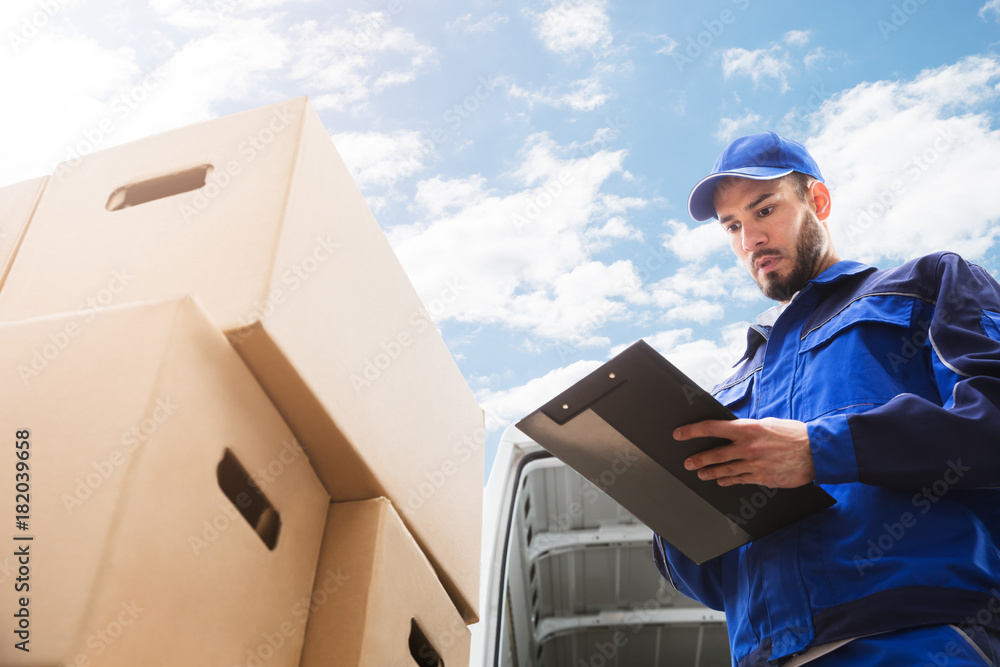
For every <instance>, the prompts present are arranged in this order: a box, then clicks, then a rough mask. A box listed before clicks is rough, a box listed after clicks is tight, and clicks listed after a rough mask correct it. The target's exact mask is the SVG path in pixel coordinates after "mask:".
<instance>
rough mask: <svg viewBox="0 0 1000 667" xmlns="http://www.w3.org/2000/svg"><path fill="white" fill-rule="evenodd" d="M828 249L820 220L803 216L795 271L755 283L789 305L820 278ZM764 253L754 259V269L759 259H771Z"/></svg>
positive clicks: (756, 255)
mask: <svg viewBox="0 0 1000 667" xmlns="http://www.w3.org/2000/svg"><path fill="white" fill-rule="evenodd" d="M825 249H826V237H825V236H824V234H823V228H822V227H821V226H820V224H819V219H818V218H817V217H816V214H815V213H813V212H812V211H809V210H806V211H805V213H804V214H803V220H802V228H801V230H800V232H799V240H798V242H797V243H796V244H795V257H794V258H793V259H794V263H793V265H792V268H791V271H789V272H788V274H787V275H785V276H777V275H775V274H774V273H770V274H764V276H763V280H759V279H757V278H756V277H755V278H754V281H755V282H756V283H757V287H759V288H760V291H761V292H763V293H764V296H766V297H767V298H768V299H774V300H775V301H780V302H786V301H789V300H791V298H792V296H793V295H794V294H795V293H796V292H799V291H801V290H802V289H803V288H804V287H805V286H806V283H807V282H809V281H810V280H811V279H813V278H815V277H816V269H817V268H818V267H819V264H820V258H822V256H823V251H824V250H825ZM771 254H772V253H769V252H767V251H764V252H763V253H761V254H760V255H758V254H756V253H754V255H753V256H752V258H751V259H752V261H753V265H756V263H757V259H758V258H760V257H767V256H768V255H771Z"/></svg>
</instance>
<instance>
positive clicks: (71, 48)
mask: <svg viewBox="0 0 1000 667" xmlns="http://www.w3.org/2000/svg"><path fill="white" fill-rule="evenodd" d="M6 48H7V46H6V39H5V49H4V52H3V55H0V89H2V90H5V91H8V103H7V104H5V105H4V109H3V118H4V122H3V124H0V144H2V145H3V147H4V151H5V152H6V154H7V155H8V159H6V160H3V161H2V162H0V184H6V183H11V182H15V181H20V180H23V179H26V178H30V177H33V176H37V175H41V174H46V173H50V172H51V171H52V170H53V169H54V167H55V165H56V163H57V162H60V161H62V160H66V159H68V158H69V157H70V156H71V154H72V153H75V152H77V151H79V152H81V153H83V152H90V151H91V150H93V149H94V147H95V146H96V147H97V148H104V147H106V146H107V145H108V144H109V143H110V142H111V141H113V140H114V139H115V138H116V134H117V132H112V133H110V134H107V133H104V132H103V131H100V130H99V124H100V123H101V121H102V120H103V119H104V118H107V117H111V118H113V119H114V120H115V130H117V129H118V128H119V127H120V124H121V123H120V121H119V120H118V117H117V116H115V115H114V114H113V112H112V109H111V106H112V104H113V103H114V102H115V100H117V99H118V96H119V95H121V94H122V93H124V92H126V91H127V90H129V88H130V87H131V86H133V85H134V84H135V83H136V81H137V79H138V78H140V77H141V72H140V69H139V67H138V66H137V65H136V63H135V53H134V52H133V51H132V50H131V49H128V48H119V49H105V48H103V47H102V46H101V45H100V44H98V43H97V42H96V41H95V40H93V39H90V38H88V37H83V36H79V35H69V34H64V33H62V32H61V31H60V30H58V29H52V28H50V29H47V30H41V31H39V32H38V33H37V34H35V35H34V36H33V37H32V39H31V40H30V41H29V42H28V43H27V44H25V45H23V47H21V48H19V49H18V50H17V52H16V53H11V52H8V51H7V50H6ZM67 63H73V67H67ZM15 96H16V99H17V102H16V103H12V102H11V101H10V100H12V99H14V97H15ZM12 156H16V158H14V157H12Z"/></svg>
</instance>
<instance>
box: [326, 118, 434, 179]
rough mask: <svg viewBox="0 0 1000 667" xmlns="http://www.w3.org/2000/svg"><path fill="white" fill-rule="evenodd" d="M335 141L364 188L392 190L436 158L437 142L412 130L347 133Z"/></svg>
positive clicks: (336, 137)
mask: <svg viewBox="0 0 1000 667" xmlns="http://www.w3.org/2000/svg"><path fill="white" fill-rule="evenodd" d="M332 139H333V145H334V146H336V147H337V150H338V151H339V152H340V155H341V157H342V158H344V163H345V164H346V165H347V167H348V169H350V171H351V175H352V176H354V179H355V180H356V181H357V183H358V187H360V188H362V189H365V188H369V187H370V186H372V185H381V186H382V187H384V188H391V187H392V186H393V185H395V183H396V182H397V181H399V180H402V179H406V178H409V177H410V176H413V175H414V174H416V173H418V172H421V171H423V170H424V169H426V168H427V163H428V162H430V161H431V160H433V159H434V158H435V157H436V155H437V153H436V151H435V149H434V143H433V142H431V141H428V140H426V139H425V138H424V136H423V135H422V134H421V133H420V132H415V131H412V130H396V131H395V132H391V133H383V132H344V133H341V134H334V135H332Z"/></svg>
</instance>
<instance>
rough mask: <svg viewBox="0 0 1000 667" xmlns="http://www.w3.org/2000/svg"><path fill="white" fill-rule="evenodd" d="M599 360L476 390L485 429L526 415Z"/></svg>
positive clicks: (569, 385) (587, 370)
mask: <svg viewBox="0 0 1000 667" xmlns="http://www.w3.org/2000/svg"><path fill="white" fill-rule="evenodd" d="M601 363H603V362H600V361H577V362H574V363H572V364H570V365H569V366H564V367H563V368H556V369H553V370H551V371H549V372H548V373H546V374H545V375H542V376H541V377H537V378H535V379H533V380H529V381H528V382H527V383H526V384H523V385H521V386H519V387H512V388H511V389H504V390H501V391H494V390H488V389H487V390H483V391H480V392H477V398H478V399H479V403H480V405H482V407H483V409H484V410H485V411H486V415H487V419H486V428H487V430H490V431H493V430H496V429H500V428H503V427H505V426H506V425H507V424H511V423H513V422H516V421H518V420H520V419H521V418H523V417H525V416H527V415H528V414H530V413H531V412H533V411H535V410H537V409H538V408H539V407H540V406H542V405H544V404H545V403H548V402H549V401H551V400H552V399H553V398H555V397H556V396H558V395H559V394H560V393H562V392H563V391H565V390H566V389H569V388H570V387H571V386H572V385H573V384H574V383H576V382H577V381H579V380H581V379H582V378H584V377H586V376H587V374H589V373H592V372H593V371H594V370H596V369H597V368H598V367H599V366H600V365H601Z"/></svg>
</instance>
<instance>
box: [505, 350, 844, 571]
mask: <svg viewBox="0 0 1000 667" xmlns="http://www.w3.org/2000/svg"><path fill="white" fill-rule="evenodd" d="M705 419H736V417H735V415H733V413H732V412H730V411H729V410H728V409H727V408H726V407H725V406H723V405H722V404H721V403H719V402H718V401H717V400H715V398H713V397H712V395H711V394H709V393H708V392H706V391H705V390H704V389H702V388H701V387H699V386H698V385H697V384H695V383H694V382H693V381H691V380H690V379H689V378H688V377H687V376H686V375H684V374H683V373H682V372H681V371H679V370H678V369H677V368H676V367H675V366H674V365H673V364H671V363H670V362H669V361H667V360H666V359H665V358H664V357H663V356H662V355H660V354H659V353H658V352H657V351H656V350H654V349H653V348H652V347H650V346H649V344H647V343H646V342H645V341H642V340H640V341H638V342H636V343H634V344H633V345H631V346H629V347H628V348H627V349H626V350H624V351H623V352H621V353H620V354H618V355H617V356H616V357H614V358H613V359H611V360H610V361H608V362H607V363H605V364H604V365H602V366H601V367H600V368H598V369H597V370H595V371H594V372H592V373H591V374H590V375H588V376H586V377H585V378H583V379H582V380H580V381H579V382H577V383H576V384H574V385H573V386H572V387H570V388H569V389H567V390H566V391H564V392H563V393H561V394H559V395H558V396H556V397H555V398H553V399H552V400H551V401H549V402H548V403H546V404H545V405H543V406H541V407H540V408H538V409H537V410H535V411H534V412H532V413H531V414H529V415H528V416H527V417H525V418H524V419H522V420H521V421H519V422H518V423H517V428H518V429H520V430H521V431H522V432H523V433H524V434H525V435H527V436H528V437H530V438H532V439H533V440H534V441H535V442H537V443H538V444H539V445H541V446H542V447H543V448H544V449H546V450H547V451H549V452H550V453H551V454H552V455H553V456H555V457H556V458H558V459H560V460H561V461H563V462H564V463H565V464H566V465H568V466H569V467H571V468H573V469H574V470H576V471H577V472H578V473H580V474H581V475H583V476H584V477H585V478H587V479H589V480H590V481H591V482H593V483H594V484H595V485H596V486H597V487H598V488H600V489H601V490H603V491H604V492H605V493H607V494H608V495H609V496H611V497H612V498H614V499H615V500H616V501H618V503H620V504H621V505H622V506H623V507H625V509H627V510H629V511H630V512H631V513H632V514H633V515H635V517H636V518H637V519H639V520H640V521H642V522H643V523H644V524H646V525H647V526H649V527H650V528H651V529H652V530H653V531H654V532H656V533H657V534H658V535H660V536H661V537H663V538H664V539H665V540H666V541H667V542H669V543H670V544H672V545H673V546H674V547H676V548H677V549H678V550H680V551H681V552H682V553H683V554H684V555H686V556H687V557H688V558H690V559H691V560H693V561H694V562H695V563H698V564H701V563H704V562H705V561H707V560H711V559H712V558H715V557H717V556H720V555H722V554H724V553H726V552H727V551H730V550H732V549H735V548H737V547H740V546H742V545H744V544H747V543H749V542H751V541H753V540H755V539H757V538H760V537H763V536H764V535H767V534H768V533H771V532H774V531H776V530H779V529H781V528H783V527H785V526H788V525H790V524H792V523H794V522H796V521H799V520H800V519H803V518H805V517H808V516H810V515H812V514H815V513H817V512H820V511H822V510H824V509H827V508H828V507H831V506H832V505H833V504H834V503H835V502H836V501H835V500H834V498H833V497H832V496H831V495H830V494H828V493H827V492H826V491H824V490H823V489H821V488H820V487H819V486H816V485H814V484H806V485H804V486H800V487H798V488H794V489H770V488H767V487H763V486H758V485H754V484H738V485H734V486H727V487H723V486H719V485H718V484H717V483H716V482H715V481H714V480H711V481H707V480H702V479H700V478H699V477H698V474H697V471H692V470H687V469H685V468H684V460H685V459H686V458H688V457H689V456H691V455H692V454H695V453H698V452H702V451H705V450H708V449H712V448H714V447H718V446H719V445H724V444H726V443H728V442H729V441H728V440H724V439H721V438H695V439H692V440H685V441H683V442H680V441H676V440H674V439H673V437H672V435H671V434H672V433H673V431H674V429H675V428H677V427H678V426H683V425H686V424H691V423H694V422H698V421H702V420H705Z"/></svg>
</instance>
